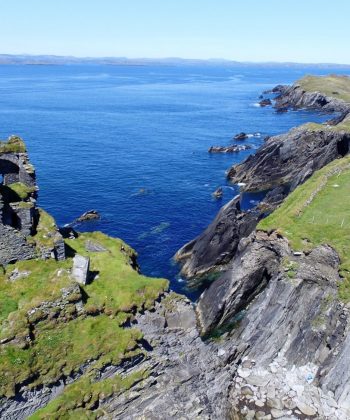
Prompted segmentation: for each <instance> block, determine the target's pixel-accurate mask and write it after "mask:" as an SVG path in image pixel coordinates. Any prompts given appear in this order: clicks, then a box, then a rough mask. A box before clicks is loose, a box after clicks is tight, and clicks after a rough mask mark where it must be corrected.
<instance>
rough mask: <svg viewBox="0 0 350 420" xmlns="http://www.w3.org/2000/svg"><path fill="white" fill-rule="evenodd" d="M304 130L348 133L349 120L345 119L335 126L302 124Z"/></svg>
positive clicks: (349, 127) (349, 129)
mask: <svg viewBox="0 0 350 420" xmlns="http://www.w3.org/2000/svg"><path fill="white" fill-rule="evenodd" d="M303 127H305V128H307V129H309V130H311V131H345V132H350V118H346V119H345V120H344V121H342V122H341V123H339V124H337V125H325V124H317V123H307V124H304V126H303Z"/></svg>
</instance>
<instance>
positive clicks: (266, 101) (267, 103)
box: [259, 98, 272, 107]
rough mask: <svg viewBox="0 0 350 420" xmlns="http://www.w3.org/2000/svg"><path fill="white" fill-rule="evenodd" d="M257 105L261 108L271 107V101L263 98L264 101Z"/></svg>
mask: <svg viewBox="0 0 350 420" xmlns="http://www.w3.org/2000/svg"><path fill="white" fill-rule="evenodd" d="M259 105H260V106H261V107H265V106H270V105H272V101H271V99H269V98H265V99H262V100H261V101H260V102H259Z"/></svg>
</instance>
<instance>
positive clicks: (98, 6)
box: [0, 0, 350, 64]
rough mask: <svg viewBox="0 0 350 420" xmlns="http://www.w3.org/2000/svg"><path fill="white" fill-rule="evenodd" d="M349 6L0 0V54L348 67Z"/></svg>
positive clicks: (219, 0) (309, 1) (318, 0)
mask: <svg viewBox="0 0 350 420" xmlns="http://www.w3.org/2000/svg"><path fill="white" fill-rule="evenodd" d="M349 17H350V1H349V0H333V1H329V0H294V1H292V0H241V1H235V0H215V1H214V0H99V1H97V0H60V1H59V2H58V1H57V2H51V1H44V0H14V1H6V2H5V1H1V0H0V18H1V22H0V23H1V24H0V53H2V54H56V55H75V56H81V57H82V56H92V57H103V56H115V57H121V56H123V57H130V58H134V57H149V58H160V57H183V58H226V59H231V60H237V61H293V62H308V63H321V62H322V63H326V62H328V63H343V64H350V48H349V46H348V41H349V39H350V36H349V33H348V32H349V29H348V28H349V26H350V24H349Z"/></svg>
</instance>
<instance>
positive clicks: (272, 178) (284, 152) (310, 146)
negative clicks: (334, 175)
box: [227, 126, 350, 191]
mask: <svg viewBox="0 0 350 420" xmlns="http://www.w3.org/2000/svg"><path fill="white" fill-rule="evenodd" d="M349 145H350V133H347V132H337V131H333V130H329V129H326V128H325V129H324V130H319V129H317V130H313V129H312V128H309V127H308V126H302V127H298V128H294V129H292V130H291V131H289V132H288V133H286V134H282V135H279V136H274V137H270V138H269V139H268V140H267V141H266V142H265V143H264V145H263V146H261V147H260V148H259V149H258V151H257V153H256V154H255V155H251V156H249V157H248V158H247V159H246V160H245V161H244V162H243V163H241V164H239V165H235V166H233V167H232V168H231V169H230V170H229V171H228V174H227V177H228V178H229V179H230V181H231V182H232V183H234V184H237V183H241V184H243V185H242V189H243V190H244V191H267V190H270V189H272V188H275V187H277V186H280V185H285V186H288V187H289V188H290V189H291V190H293V189H294V188H295V187H296V186H297V185H300V184H301V183H303V182H304V181H305V180H306V179H307V178H308V177H310V176H311V175H312V174H313V172H314V171H316V170H318V169H320V168H322V167H323V166H325V165H327V163H329V162H331V161H332V160H334V159H337V158H338V157H342V156H345V155H346V154H347V153H348V152H349Z"/></svg>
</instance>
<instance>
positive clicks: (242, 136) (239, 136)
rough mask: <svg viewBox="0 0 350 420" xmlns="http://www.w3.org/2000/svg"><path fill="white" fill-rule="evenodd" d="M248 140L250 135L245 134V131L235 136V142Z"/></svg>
mask: <svg viewBox="0 0 350 420" xmlns="http://www.w3.org/2000/svg"><path fill="white" fill-rule="evenodd" d="M247 138H248V134H246V133H244V132H243V131H242V132H241V133H238V134H236V135H235V136H234V139H235V140H245V139H247Z"/></svg>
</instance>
